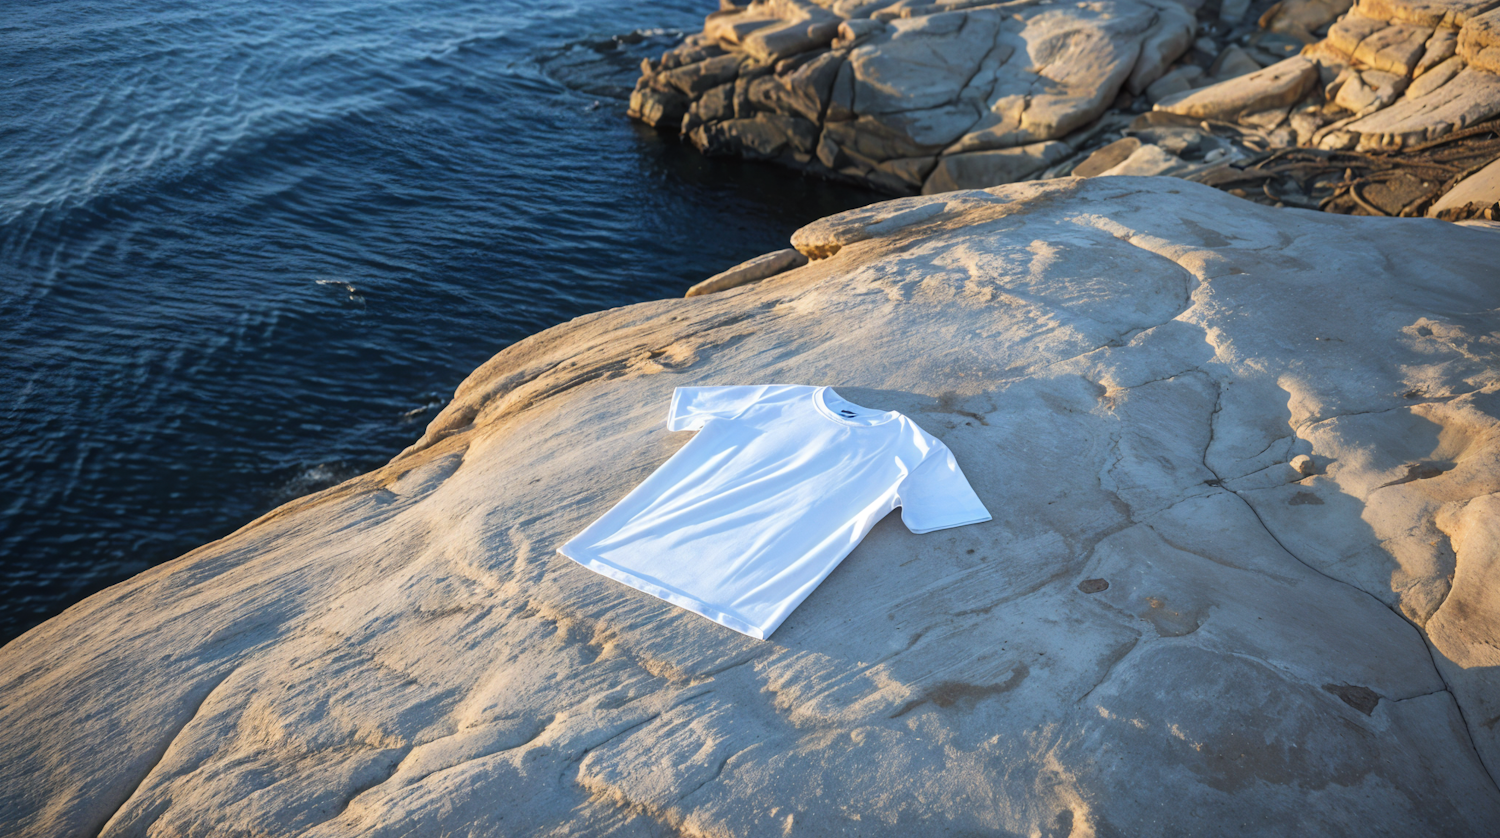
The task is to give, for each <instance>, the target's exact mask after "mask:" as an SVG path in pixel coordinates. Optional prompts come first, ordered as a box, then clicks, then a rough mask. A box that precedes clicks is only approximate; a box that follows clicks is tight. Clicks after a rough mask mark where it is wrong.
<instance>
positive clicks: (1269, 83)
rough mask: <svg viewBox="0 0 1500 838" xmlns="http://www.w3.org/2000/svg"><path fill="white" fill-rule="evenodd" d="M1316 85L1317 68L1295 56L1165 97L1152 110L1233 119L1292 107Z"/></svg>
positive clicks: (1304, 59)
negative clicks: (1243, 114) (1241, 74)
mask: <svg viewBox="0 0 1500 838" xmlns="http://www.w3.org/2000/svg"><path fill="white" fill-rule="evenodd" d="M1317 81H1318V67H1317V65H1316V64H1314V63H1313V62H1312V61H1309V60H1308V59H1306V58H1303V57H1302V56H1295V57H1292V58H1288V59H1287V60H1285V61H1282V62H1280V63H1278V64H1273V65H1271V66H1270V67H1266V68H1265V69H1262V70H1258V71H1256V72H1253V73H1250V74H1249V75H1244V76H1240V77H1239V78H1234V79H1230V80H1228V81H1222V82H1219V83H1218V84H1214V85H1210V86H1208V87H1202V88H1199V89H1197V90H1191V91H1185V92H1183V93H1178V94H1176V95H1174V96H1168V97H1167V98H1165V99H1163V100H1161V101H1160V102H1157V103H1156V105H1155V109H1156V110H1159V111H1167V112H1168V113H1175V114H1180V115H1182V116H1192V117H1198V118H1201V119H1225V118H1229V119H1232V118H1233V117H1235V116H1237V115H1239V114H1241V113H1257V112H1259V111H1265V110H1270V109H1272V108H1284V107H1288V106H1290V105H1292V104H1295V103H1296V102H1297V101H1298V100H1300V99H1301V98H1302V97H1303V96H1305V95H1306V94H1307V93H1308V91H1310V90H1311V89H1312V88H1313V85H1315V84H1316V83H1317Z"/></svg>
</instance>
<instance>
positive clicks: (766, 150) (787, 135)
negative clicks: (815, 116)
mask: <svg viewBox="0 0 1500 838" xmlns="http://www.w3.org/2000/svg"><path fill="white" fill-rule="evenodd" d="M689 137H690V139H691V140H692V141H693V145H695V146H697V147H698V149H699V150H700V151H702V152H703V153H705V154H711V155H712V154H737V155H740V156H743V157H748V158H751V159H755V160H774V159H776V158H777V157H780V156H781V155H782V154H783V153H800V154H803V155H805V156H807V158H808V159H810V158H811V155H812V154H813V153H814V151H815V149H816V147H817V142H818V127H817V126H816V125H815V124H813V123H811V122H809V121H807V120H805V119H799V118H797V117H794V116H785V115H783V114H775V113H762V114H756V115H755V116H754V117H751V118H749V119H727V120H724V121H723V122H714V123H710V124H708V125H704V126H701V127H699V128H697V129H694V131H693V133H692V134H690V135H689Z"/></svg>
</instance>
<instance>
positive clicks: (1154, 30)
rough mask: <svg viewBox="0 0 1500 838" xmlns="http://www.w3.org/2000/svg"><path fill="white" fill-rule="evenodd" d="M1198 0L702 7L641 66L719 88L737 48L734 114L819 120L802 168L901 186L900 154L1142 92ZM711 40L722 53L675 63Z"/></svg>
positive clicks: (985, 141) (696, 121)
mask: <svg viewBox="0 0 1500 838" xmlns="http://www.w3.org/2000/svg"><path fill="white" fill-rule="evenodd" d="M1198 5H1201V4H1200V3H1198V2H1194V0H1184V1H1183V2H1177V0H1098V2H1092V3H1079V4H1051V3H1041V2H1021V3H1009V4H997V3H991V2H980V1H979V0H954V2H948V3H939V4H914V3H907V2H894V3H893V2H871V3H860V2H843V0H839V1H838V2H830V3H828V4H827V5H826V6H821V5H816V4H813V3H811V2H807V1H806V0H770V1H769V2H762V3H753V4H751V5H750V6H748V7H744V8H738V7H733V8H728V7H726V8H724V9H721V10H720V11H718V12H715V13H713V14H711V15H710V16H709V17H708V19H707V21H706V22H705V30H704V32H703V33H702V34H701V36H700V37H699V38H698V39H697V40H695V41H694V44H695V45H694V46H693V47H692V49H691V50H689V49H687V48H686V47H685V48H683V49H679V50H676V51H674V52H672V53H670V54H669V55H670V56H671V57H670V60H669V59H668V58H663V60H662V61H661V62H659V63H658V64H657V65H654V67H653V65H651V64H649V63H648V64H647V65H646V67H645V69H644V73H645V75H646V77H648V79H649V81H650V84H648V85H646V86H648V87H652V88H654V89H663V88H666V89H670V90H673V91H679V92H680V91H688V92H693V91H698V90H708V89H717V88H719V87H722V86H723V84H724V83H726V76H728V75H729V72H730V68H729V62H730V61H731V60H732V59H733V57H736V56H738V57H739V58H741V59H742V63H740V64H739V65H738V67H737V68H735V70H736V71H737V75H738V77H737V79H736V80H735V84H734V89H733V93H734V95H733V97H732V98H731V100H730V101H731V102H732V103H733V117H734V118H735V119H754V118H756V117H757V115H759V114H781V115H786V116H793V117H797V118H801V119H806V120H809V121H812V122H814V123H816V124H817V126H818V127H819V128H820V130H821V136H820V139H819V140H817V142H816V145H817V149H816V152H815V156H816V160H817V164H816V165H815V166H813V167H812V168H813V169H814V170H816V171H821V172H827V173H835V174H837V175H841V176H845V177H848V178H853V179H862V180H866V181H867V182H868V183H869V184H870V185H872V186H875V187H877V188H882V189H887V190H888V191H889V190H893V189H894V190H896V191H905V190H906V189H908V188H911V186H912V185H911V183H910V181H911V178H912V177H914V176H915V174H916V173H917V172H920V171H923V170H924V167H925V169H928V170H930V169H931V168H932V167H931V165H930V163H923V162H913V161H928V160H929V158H934V157H936V156H937V155H939V154H946V155H955V154H960V153H967V152H975V151H984V150H990V149H1003V148H1012V147H1019V146H1027V145H1035V144H1037V143H1042V142H1046V141H1050V140H1061V139H1062V138H1064V137H1067V136H1069V135H1071V134H1073V133H1075V132H1077V131H1080V130H1082V129H1083V128H1085V126H1087V125H1089V124H1090V123H1093V122H1095V121H1096V120H1097V119H1098V118H1099V117H1100V116H1101V115H1102V114H1103V113H1104V112H1105V111H1106V110H1107V109H1108V108H1109V107H1110V106H1111V104H1112V103H1116V102H1127V101H1129V100H1131V99H1132V98H1133V97H1135V96H1140V95H1144V93H1145V91H1146V90H1147V88H1148V87H1149V86H1150V85H1151V84H1152V83H1153V82H1155V81H1156V80H1157V79H1159V78H1160V77H1161V76H1162V75H1163V74H1164V73H1165V72H1166V71H1167V70H1168V68H1170V67H1171V65H1172V63H1173V62H1174V61H1175V60H1176V59H1177V58H1178V57H1179V55H1180V54H1181V53H1182V52H1183V51H1184V50H1186V49H1188V47H1189V46H1190V44H1191V41H1192V37H1193V32H1194V28H1195V26H1196V20H1195V18H1194V16H1193V10H1194V9H1196V8H1197V6H1198ZM814 30H816V31H814ZM814 36H816V37H814ZM828 45H831V46H832V47H833V48H832V49H825V46H828ZM708 48H712V49H715V50H727V51H728V52H727V53H726V54H725V55H720V56H715V57H708V58H705V59H704V60H702V61H699V62H697V63H693V62H688V61H687V60H686V57H687V56H689V55H693V54H699V53H702V54H707V53H706V52H703V51H704V50H706V49H708ZM695 51H696V52H695ZM679 63H680V65H681V66H678V65H679ZM773 68H774V73H772V69H773ZM1177 78H1178V80H1179V81H1180V80H1181V79H1183V78H1186V74H1179V76H1178V77H1177ZM1159 90H1160V89H1159ZM693 95H694V96H696V95H698V94H697V93H693ZM687 110H688V109H687V107H686V106H683V107H682V108H681V109H679V110H677V111H675V112H673V113H672V114H671V115H672V117H673V120H674V121H673V122H672V124H674V125H680V127H681V128H682V130H683V131H684V132H685V133H687V134H689V135H692V136H696V137H697V140H695V141H699V143H700V145H704V144H705V142H706V141H711V140H714V139H715V138H719V139H722V136H721V135H723V134H724V131H723V130H722V129H719V130H718V133H717V134H715V132H714V131H705V130H704V128H705V126H707V125H708V124H709V123H711V122H714V121H715V120H712V119H708V118H707V114H708V113H710V112H712V113H715V114H717V113H718V112H719V110H720V108H719V107H718V103H715V104H714V107H712V108H707V109H705V110H704V112H703V113H698V112H692V113H687V115H686V117H684V116H683V113H684V112H686V111H687ZM752 145H754V146H756V147H761V148H764V147H765V146H766V143H763V142H762V143H755V144H752ZM706 147H714V148H718V147H727V146H724V144H723V143H716V142H706ZM800 156H801V153H800V152H799V153H798V154H797V155H793V156H792V157H791V158H786V159H787V160H791V161H793V162H796V161H797V160H799V159H800ZM811 159H812V158H811V157H809V160H811ZM798 165H801V164H800V163H798Z"/></svg>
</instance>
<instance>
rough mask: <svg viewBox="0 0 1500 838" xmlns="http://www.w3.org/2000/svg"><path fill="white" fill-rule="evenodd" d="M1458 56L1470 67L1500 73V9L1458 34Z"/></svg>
mask: <svg viewBox="0 0 1500 838" xmlns="http://www.w3.org/2000/svg"><path fill="white" fill-rule="evenodd" d="M1458 54H1459V55H1461V56H1463V59H1464V61H1466V62H1468V64H1469V66H1470V67H1473V68H1475V69H1478V70H1485V71H1488V72H1491V73H1500V9H1496V10H1494V11H1492V12H1485V13H1484V14H1482V15H1478V16H1476V17H1473V18H1470V19H1469V22H1468V23H1465V24H1464V28H1463V29H1461V30H1459V33H1458Z"/></svg>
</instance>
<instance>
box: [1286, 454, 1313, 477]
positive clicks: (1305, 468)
mask: <svg viewBox="0 0 1500 838" xmlns="http://www.w3.org/2000/svg"><path fill="white" fill-rule="evenodd" d="M1291 466H1292V470H1293V471H1295V472H1297V473H1298V474H1299V475H1302V476H1303V477H1306V476H1308V475H1310V474H1315V473H1317V471H1318V465H1317V463H1314V462H1313V458H1312V457H1309V456H1307V455H1306V454H1298V455H1297V456H1295V457H1293V458H1292V462H1291Z"/></svg>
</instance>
